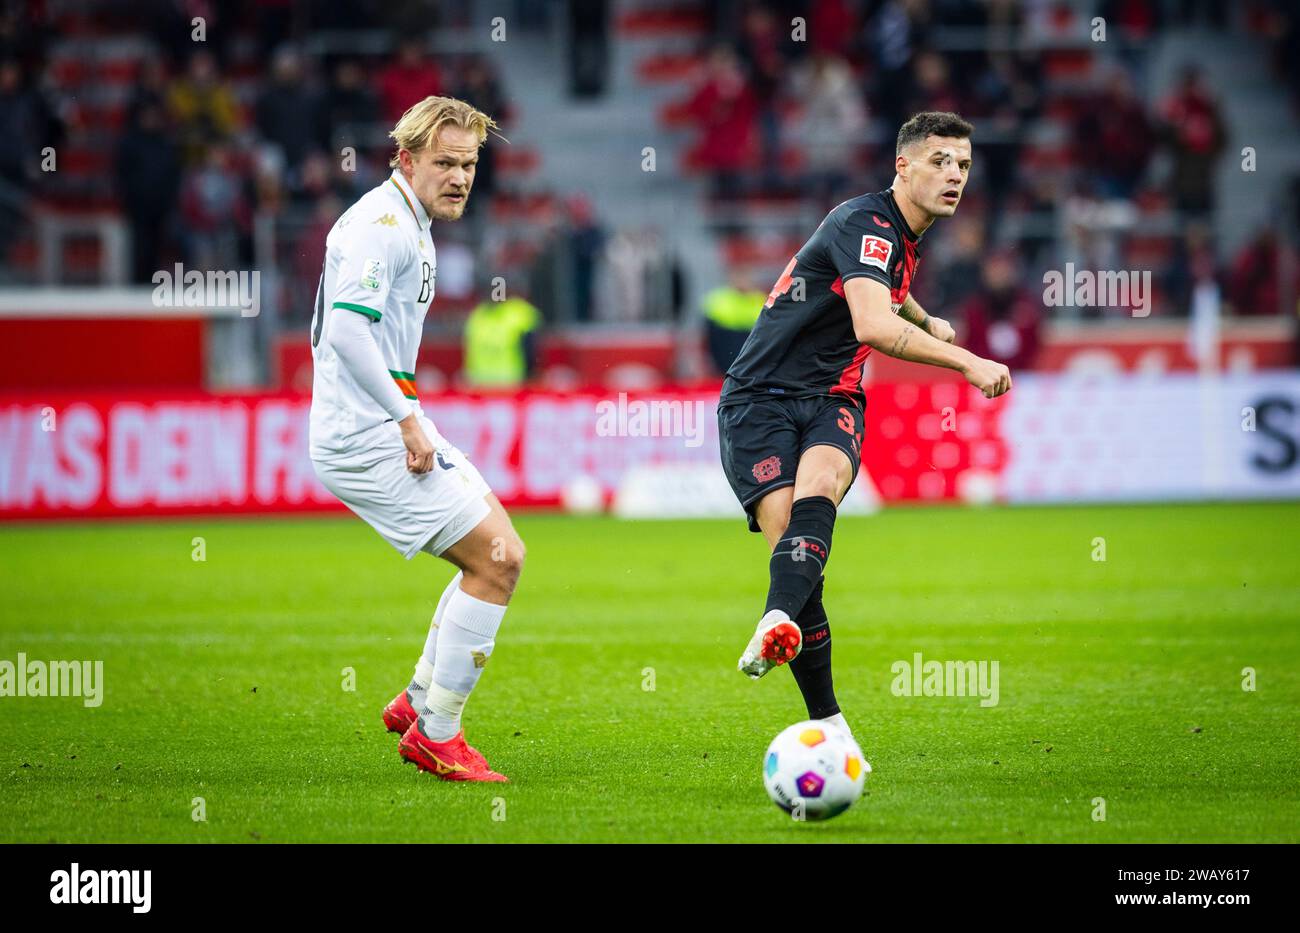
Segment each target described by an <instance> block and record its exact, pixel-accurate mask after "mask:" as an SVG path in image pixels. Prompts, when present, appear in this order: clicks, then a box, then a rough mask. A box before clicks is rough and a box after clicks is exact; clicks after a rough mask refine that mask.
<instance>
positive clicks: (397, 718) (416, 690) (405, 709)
mask: <svg viewBox="0 0 1300 933" xmlns="http://www.w3.org/2000/svg"><path fill="white" fill-rule="evenodd" d="M464 577H465V574H463V573H458V574H456V575H455V576H454V577H452V578H451V582H450V583H448V584H447V588H446V589H445V590H443V591H442V596H440V597H439V598H438V608H437V609H435V610H434V611H433V621H432V622H430V623H429V635H428V637H427V638H426V639H425V640H424V652H423V653H422V654H421V655H420V660H418V661H416V662H415V673H414V674H413V675H412V677H411V683H410V684H409V685H408V686H407V688H406V689H405V690H403V691H402V692H401V693H399V694H398V695H397V696H395V697H393V701H392V702H391V703H389V704H388V705H387V706H385V707H384V726H385V727H386V728H387V729H388V731H389V732H396V733H397V734H398V735H403V734H404V733H405V732H406V730H407V729H409V728H411V723H413V722H415V720H416V717H418V716H419V715H420V710H422V709H424V701H425V697H426V696H427V695H428V692H429V684H430V683H431V682H432V681H433V661H434V658H435V657H437V651H438V627H439V626H440V625H441V624H442V614H443V612H444V611H445V610H446V608H447V601H448V600H449V599H451V594H452V593H454V592H456V590H458V589H460V581H461V580H463V579H464Z"/></svg>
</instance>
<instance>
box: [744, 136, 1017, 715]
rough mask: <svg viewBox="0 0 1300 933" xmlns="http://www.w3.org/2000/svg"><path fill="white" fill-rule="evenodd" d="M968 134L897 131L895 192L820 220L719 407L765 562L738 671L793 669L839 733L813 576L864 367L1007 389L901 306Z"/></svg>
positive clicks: (856, 436) (938, 328) (951, 189)
mask: <svg viewBox="0 0 1300 933" xmlns="http://www.w3.org/2000/svg"><path fill="white" fill-rule="evenodd" d="M972 131H973V127H972V126H971V125H970V124H969V123H967V122H966V121H965V120H963V119H962V118H961V117H959V116H957V115H956V114H952V113H935V112H929V113H920V114H917V115H916V116H914V117H912V119H910V120H908V121H907V122H906V123H905V124H903V126H902V128H901V129H900V130H899V131H898V141H897V146H896V149H895V156H894V168H895V171H896V174H895V176H894V183H893V186H892V187H890V188H889V189H887V190H885V191H879V192H876V193H875V194H864V195H861V196H859V197H856V198H851V199H850V200H848V201H845V202H844V203H843V204H841V205H839V206H838V207H836V208H835V209H834V210H832V211H831V212H830V213H829V214H827V215H826V219H825V220H823V221H822V222H821V226H819V227H818V228H817V231H816V232H815V233H814V234H813V235H812V238H811V239H809V240H808V242H807V243H805V244H804V245H803V247H802V248H801V249H800V250H799V252H798V253H796V254H795V257H794V258H793V259H791V260H790V264H789V265H788V266H786V267H785V271H784V272H783V273H782V274H781V277H780V279H778V280H777V283H776V285H775V286H774V287H773V288H772V291H771V293H770V294H769V295H768V296H767V303H766V305H765V306H764V308H763V312H762V314H761V315H760V316H759V318H758V323H757V324H755V325H754V329H753V331H752V332H751V333H750V335H749V339H748V340H746V341H745V345H744V347H743V348H742V349H741V351H740V354H739V355H738V356H737V357H736V360H735V362H734V363H733V364H732V365H731V367H730V368H729V369H728V370H727V378H726V380H725V382H724V383H723V386H722V396H721V398H720V399H719V400H718V433H719V438H720V442H721V451H722V465H723V468H724V469H725V470H726V473H727V479H728V481H729V482H730V483H731V488H732V489H733V490H734V491H735V493H736V496H737V498H739V499H740V503H741V505H742V506H744V509H745V512H746V514H747V515H748V517H749V528H750V530H751V531H762V533H763V536H764V537H765V538H766V539H767V543H768V546H769V547H770V548H771V549H772V556H771V559H770V561H769V572H770V578H771V582H770V584H769V588H768V593H767V605H766V608H765V609H764V614H763V617H762V619H761V620H760V621H759V623H758V628H757V630H756V631H755V632H754V637H753V638H751V639H750V642H749V645H748V646H747V647H746V648H745V652H744V654H742V655H741V657H740V661H739V664H738V667H739V669H740V670H741V671H742V672H743V673H745V674H747V675H748V676H749V677H751V678H753V679H755V680H757V679H758V678H759V677H762V676H763V675H764V674H766V673H767V672H768V671H769V670H771V669H772V668H774V667H777V666H779V665H782V664H785V663H787V662H789V664H790V670H791V672H792V673H793V674H794V678H795V681H796V682H797V683H798V685H799V690H800V692H801V693H802V694H803V698H804V703H805V704H806V705H807V707H808V716H809V718H811V719H823V720H828V721H831V722H833V723H835V724H837V725H839V726H841V727H843V728H844V729H846V730H847V729H848V723H847V722H845V720H844V716H843V714H842V713H841V712H840V708H839V704H838V703H836V701H835V690H834V687H833V685H832V682H831V633H830V625H829V624H828V622H827V619H826V612H825V610H824V609H823V608H822V586H823V584H824V582H825V578H824V577H823V576H822V572H823V570H824V568H825V566H826V561H827V560H828V559H829V557H830V553H831V532H832V530H833V529H834V527H835V514H836V509H837V507H838V505H839V503H840V500H841V499H843V497H844V494H845V493H846V492H848V489H849V486H851V485H852V483H853V480H854V478H855V477H856V476H857V472H858V467H859V465H860V463H861V454H862V450H861V448H862V433H863V424H864V418H863V410H864V407H865V403H866V399H865V396H864V393H863V391H862V385H861V382H862V369H863V364H864V362H865V361H866V358H867V354H868V353H870V352H871V350H872V349H876V350H879V351H881V352H882V353H887V354H889V355H890V356H894V357H898V358H899V359H903V360H912V361H914V362H917V363H929V364H930V365H932V366H944V367H947V368H949V369H955V370H957V371H958V372H960V373H961V374H962V375H963V376H965V377H966V380H967V381H968V382H970V384H971V385H973V386H975V387H976V388H978V389H980V390H981V391H982V392H983V393H984V395H985V396H986V397H987V398H994V397H996V396H999V395H1002V394H1003V393H1004V392H1006V391H1008V390H1009V389H1010V388H1011V373H1010V371H1009V370H1008V369H1007V367H1005V366H1003V365H1002V364H1001V363H996V362H994V361H992V360H986V359H981V358H980V357H978V356H975V355H974V354H973V353H970V352H969V351H967V350H963V349H962V348H961V347H958V346H955V345H954V344H953V338H954V336H955V335H954V333H953V329H952V328H951V327H950V326H949V325H948V322H947V321H944V320H942V319H940V318H936V317H930V316H929V315H927V314H926V313H925V311H924V310H922V308H921V306H920V305H918V304H917V303H916V301H915V299H913V298H911V297H910V296H909V295H908V290H909V289H910V287H911V284H912V279H913V277H914V276H915V275H916V267H917V263H918V261H919V258H920V249H921V236H922V234H924V233H925V231H926V230H927V229H929V227H930V224H932V223H934V221H935V219H936V218H939V217H951V216H952V215H953V214H954V213H956V211H957V204H958V202H960V200H961V195H962V190H963V189H964V188H965V187H966V180H967V178H968V176H969V173H970V166H971V146H970V135H971V133H972Z"/></svg>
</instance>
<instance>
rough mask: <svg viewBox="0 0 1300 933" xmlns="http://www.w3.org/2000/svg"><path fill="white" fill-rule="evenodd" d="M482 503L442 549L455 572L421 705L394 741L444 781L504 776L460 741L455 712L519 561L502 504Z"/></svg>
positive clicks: (487, 649) (488, 644) (489, 644)
mask: <svg viewBox="0 0 1300 933" xmlns="http://www.w3.org/2000/svg"><path fill="white" fill-rule="evenodd" d="M488 503H489V506H490V511H489V513H488V516H487V517H486V518H484V519H483V521H482V522H480V523H479V524H478V525H477V526H475V527H474V529H473V530H472V531H470V532H469V533H468V534H467V535H465V537H464V538H462V539H461V540H459V541H457V542H456V543H455V544H454V545H452V546H451V547H450V548H448V549H447V550H446V551H445V552H443V555H442V556H443V557H445V558H446V559H447V560H449V561H451V562H452V563H453V564H456V565H457V566H458V567H460V569H461V572H462V574H463V577H462V579H461V582H460V586H459V587H457V588H456V589H455V590H454V591H453V592H452V593H451V596H450V597H449V598H448V600H447V604H446V606H445V607H444V609H443V613H442V618H441V621H440V623H439V625H438V630H437V646H436V652H435V657H434V662H433V674H432V677H431V678H430V682H429V686H428V690H427V692H426V695H425V701H424V706H423V708H422V709H421V710H420V715H419V717H418V719H417V720H416V721H415V723H414V724H412V725H411V727H410V728H409V729H407V731H406V733H405V734H404V735H403V736H402V741H401V743H400V744H399V746H398V749H399V751H400V753H401V755H402V758H404V759H405V760H407V761H410V762H413V763H414V764H416V765H417V766H418V767H419V768H420V769H421V770H424V771H430V772H432V773H434V774H436V775H438V776H439V777H441V778H443V779H445V780H453V781H504V780H505V777H504V776H503V775H500V774H497V773H496V772H495V771H492V770H491V768H489V767H488V764H487V761H486V760H485V759H484V758H483V756H482V754H480V753H479V752H478V750H477V749H475V748H474V747H473V746H471V745H468V744H467V743H466V742H465V736H464V733H463V731H462V728H461V713H462V711H463V710H464V708H465V703H466V701H467V700H468V699H469V695H470V693H471V692H472V691H473V689H474V687H475V685H476V684H477V683H478V679H479V677H480V676H481V675H482V673H483V669H484V667H485V666H486V665H487V662H488V659H489V658H491V656H492V649H493V647H494V646H495V644H496V634H497V630H498V629H499V628H500V627H501V621H502V619H503V618H504V616H505V612H506V605H507V604H508V603H509V601H510V597H511V595H512V594H513V593H514V589H515V584H516V583H517V582H518V580H519V573H520V571H521V569H522V568H523V561H524V545H523V542H522V541H521V540H520V539H519V535H518V534H516V533H515V530H514V527H513V526H512V525H511V524H510V518H509V516H508V515H506V512H505V509H503V508H502V507H501V503H500V502H498V501H497V499H496V497H495V496H489V497H488Z"/></svg>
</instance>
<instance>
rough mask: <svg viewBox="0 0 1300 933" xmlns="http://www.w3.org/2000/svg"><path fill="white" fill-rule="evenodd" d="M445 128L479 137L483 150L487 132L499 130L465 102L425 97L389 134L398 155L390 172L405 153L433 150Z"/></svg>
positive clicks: (395, 154) (491, 121) (482, 114)
mask: <svg viewBox="0 0 1300 933" xmlns="http://www.w3.org/2000/svg"><path fill="white" fill-rule="evenodd" d="M444 126H458V127H460V128H461V129H463V130H469V131H470V132H471V133H473V134H474V135H475V136H477V137H478V144H479V145H480V146H481V145H483V142H484V140H486V139H487V135H488V131H489V130H495V129H496V128H497V124H496V121H495V120H493V119H492V118H491V117H489V116H488V115H487V114H486V113H483V112H482V111H479V110H476V109H474V107H472V106H471V105H469V104H467V103H465V102H464V101H463V100H457V99H456V98H454V97H426V98H425V99H424V100H422V101H420V102H419V103H418V104H413V105H412V106H411V107H410V109H408V110H407V111H406V113H404V114H402V119H400V120H398V121H397V126H395V127H393V131H392V132H391V133H389V134H388V135H389V137H390V138H391V139H392V140H393V142H394V143H395V144H396V145H397V152H394V153H393V157H392V158H391V159H389V160H388V166H389V168H397V166H398V160H397V155H398V153H400V152H401V151H402V150H403V149H407V150H409V151H410V152H411V154H412V155H417V154H419V153H421V152H423V151H424V150H425V149H427V148H428V147H430V146H432V145H433V144H434V143H435V142H437V140H438V133H439V131H441V130H442V128H443V127H444Z"/></svg>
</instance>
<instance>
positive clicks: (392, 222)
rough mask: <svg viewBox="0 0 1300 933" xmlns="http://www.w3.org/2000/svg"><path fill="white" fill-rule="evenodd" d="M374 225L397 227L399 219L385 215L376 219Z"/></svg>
mask: <svg viewBox="0 0 1300 933" xmlns="http://www.w3.org/2000/svg"><path fill="white" fill-rule="evenodd" d="M372 223H377V224H383V225H384V226H385V227H396V226H397V218H396V217H394V216H393V215H392V214H385V215H384V216H383V217H376V218H375V219H374V220H373V221H372Z"/></svg>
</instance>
